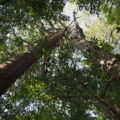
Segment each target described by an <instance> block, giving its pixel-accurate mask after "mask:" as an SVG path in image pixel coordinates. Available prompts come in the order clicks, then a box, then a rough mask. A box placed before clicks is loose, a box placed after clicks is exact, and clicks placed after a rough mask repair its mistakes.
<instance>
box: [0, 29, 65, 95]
mask: <svg viewBox="0 0 120 120" xmlns="http://www.w3.org/2000/svg"><path fill="white" fill-rule="evenodd" d="M65 31H66V29H63V30H62V31H61V32H59V33H58V34H56V35H55V36H54V37H53V38H51V39H49V40H48V42H47V43H45V44H44V45H42V46H41V47H39V46H36V47H33V48H32V49H30V50H28V51H25V52H23V53H21V54H19V55H18V56H16V57H13V58H11V59H10V60H8V61H7V62H5V63H3V64H1V65H0V96H1V95H2V94H3V93H4V92H5V91H6V90H7V88H9V87H10V86H11V85H12V84H13V83H14V82H15V81H16V79H17V78H19V77H20V76H21V75H22V74H23V73H24V72H25V71H26V70H27V69H28V68H29V67H30V66H31V65H32V64H33V63H35V61H36V60H37V59H38V58H39V57H40V56H42V55H43V49H46V50H47V49H51V48H53V47H54V46H55V45H56V43H57V42H58V41H59V40H60V39H61V38H62V37H63V36H64V34H65Z"/></svg>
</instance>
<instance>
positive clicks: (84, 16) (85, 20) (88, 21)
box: [63, 1, 97, 30]
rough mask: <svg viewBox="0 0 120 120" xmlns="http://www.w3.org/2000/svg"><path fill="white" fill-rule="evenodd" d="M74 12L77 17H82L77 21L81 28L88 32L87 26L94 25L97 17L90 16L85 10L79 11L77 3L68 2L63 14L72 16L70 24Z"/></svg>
mask: <svg viewBox="0 0 120 120" xmlns="http://www.w3.org/2000/svg"><path fill="white" fill-rule="evenodd" d="M73 11H75V12H76V13H77V16H76V17H80V18H78V19H77V21H78V23H79V25H80V27H82V28H83V29H84V30H87V26H90V25H92V24H93V23H94V22H95V21H96V18H97V16H96V15H90V14H89V13H88V12H87V11H85V10H83V11H79V9H78V6H77V5H76V4H75V3H70V2H69V1H67V2H66V5H65V7H64V9H63V14H65V15H67V16H70V22H71V21H72V20H73Z"/></svg>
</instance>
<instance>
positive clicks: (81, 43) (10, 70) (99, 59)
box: [0, 26, 120, 120]
mask: <svg viewBox="0 0 120 120" xmlns="http://www.w3.org/2000/svg"><path fill="white" fill-rule="evenodd" d="M78 29H79V28H78V26H77V27H76V30H77V31H76V34H73V37H72V40H71V43H72V45H73V46H74V47H75V48H78V49H80V50H81V51H82V53H83V54H86V53H87V52H89V53H92V54H94V55H97V56H94V57H93V58H92V59H91V58H89V57H88V60H90V61H91V62H92V63H93V65H100V68H101V70H102V71H103V72H107V73H108V74H110V75H111V77H110V78H111V79H112V80H113V79H116V80H119V78H120V65H119V64H117V63H116V64H114V61H115V57H114V56H113V55H111V54H108V53H106V52H105V51H104V50H102V49H100V48H99V47H97V46H96V45H94V44H92V43H91V42H90V41H88V40H86V39H85V36H84V34H83V33H82V34H81V35H82V36H80V37H81V38H79V37H78V31H79V32H80V30H78ZM65 32H66V28H65V29H63V30H62V31H60V32H59V33H58V34H56V35H55V36H54V37H53V38H50V39H49V40H48V42H47V43H45V44H44V45H42V46H41V47H40V46H36V47H33V48H32V49H30V50H28V51H25V52H23V53H21V54H20V55H18V56H16V57H13V58H11V59H10V60H8V61H7V62H5V63H3V64H1V65H0V96H1V95H2V94H3V93H4V92H5V91H6V90H7V89H8V88H9V87H10V86H11V85H12V84H13V83H14V82H15V81H16V79H18V78H19V77H20V76H21V75H22V74H23V73H24V72H25V71H26V70H27V69H28V68H29V67H30V66H32V65H33V64H34V63H35V62H36V61H37V59H38V58H39V57H40V56H42V55H43V54H44V53H43V50H44V49H45V50H49V49H52V48H54V47H55V45H56V43H57V42H58V41H59V40H61V39H62V37H63V36H64V34H65ZM38 56H39V57H38ZM104 100H105V99H104ZM99 103H100V102H99ZM95 104H97V103H95ZM104 106H105V105H104ZM104 106H103V107H104ZM106 108H107V107H106ZM108 110H109V114H110V116H111V117H112V118H113V119H115V120H119V119H120V118H119V114H120V112H118V113H116V112H113V108H110V109H108ZM115 111H116V110H115Z"/></svg>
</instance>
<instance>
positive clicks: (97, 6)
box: [0, 0, 120, 120]
mask: <svg viewBox="0 0 120 120" xmlns="http://www.w3.org/2000/svg"><path fill="white" fill-rule="evenodd" d="M115 2H116V3H114V5H113V8H111V7H109V5H110V4H111V0H105V1H104V2H103V1H101V0H98V1H96V0H84V1H83V0H77V3H78V6H79V7H80V9H81V10H82V9H83V8H85V9H86V10H90V12H91V13H94V14H100V11H101V9H102V11H103V12H104V14H105V16H106V18H108V19H107V23H101V24H103V26H104V25H106V26H108V27H109V25H108V23H110V24H113V23H114V24H115V27H114V26H113V29H115V31H114V33H113V34H114V35H113V37H114V36H116V38H115V37H114V41H117V42H118V41H119V38H118V37H119V33H117V30H116V27H119V24H120V23H119V22H120V21H119V18H120V16H119V13H120V9H119V3H118V2H120V0H117V1H115ZM64 5H65V0H17V1H16V0H1V2H0V9H1V16H0V17H1V18H0V25H1V28H0V30H1V33H0V63H3V62H4V61H6V60H7V59H8V58H10V57H12V56H15V55H17V54H19V53H21V52H22V51H24V50H26V49H28V48H31V47H32V46H34V45H41V44H42V43H43V42H44V41H45V40H46V39H47V38H48V37H50V36H53V35H54V34H55V33H56V32H58V31H60V30H61V29H62V27H63V24H61V22H64V23H65V22H67V21H68V20H69V17H68V16H65V15H63V14H62V11H63V7H64ZM100 19H101V18H100ZM53 25H54V27H56V29H55V30H54V29H53ZM94 27H95V29H96V26H95V25H93V28H94ZM98 27H99V25H98V26H97V28H98ZM93 28H92V30H93ZM89 30H90V31H89ZM99 30H100V29H99ZM99 30H98V31H97V32H98V33H99V32H101V31H99ZM93 31H94V30H93ZM106 33H111V29H110V30H109V29H107V30H106ZM101 34H102V35H103V33H101ZM86 35H88V39H90V40H91V42H92V43H93V44H95V45H97V46H99V47H100V48H102V49H103V50H104V51H106V52H107V53H108V54H112V55H114V54H115V53H114V49H115V48H116V44H115V43H114V41H111V42H109V41H108V38H110V37H111V34H108V36H107V37H105V36H103V37H102V40H101V38H100V37H98V36H96V35H94V34H92V31H91V28H89V29H88V31H87V32H86ZM69 36H70V35H69V34H66V35H65V38H63V39H64V40H62V41H60V42H59V43H58V44H57V46H56V48H55V49H54V50H51V51H50V50H49V51H44V55H43V56H42V57H41V58H40V59H39V60H38V61H37V62H36V63H35V64H34V65H33V66H31V68H30V69H29V70H28V71H26V72H25V74H24V75H23V76H22V77H21V78H19V79H18V80H17V81H16V82H15V84H14V85H13V86H12V87H11V88H9V90H8V91H7V92H6V93H5V94H4V95H3V96H2V97H0V119H2V120H107V119H108V120H112V118H111V117H110V116H109V109H106V108H104V107H103V104H104V103H101V101H102V99H104V98H102V95H103V93H104V92H106V91H105V90H106V86H107V85H108V84H109V86H110V87H109V88H108V89H107V93H106V94H107V96H108V98H109V101H112V102H110V103H111V104H109V105H110V107H111V106H112V107H116V106H117V107H118V108H120V96H119V95H120V85H119V84H120V83H119V82H117V81H116V82H113V81H112V82H111V83H109V75H108V74H107V73H104V72H103V71H101V70H100V69H99V66H94V67H93V66H92V63H91V62H90V61H88V59H86V57H88V56H89V58H90V59H92V57H94V56H95V55H94V56H93V55H91V54H88V53H86V55H83V54H82V53H81V52H80V51H79V50H77V49H75V48H73V46H72V45H71V44H70V42H69V40H68V38H69ZM106 39H107V41H106ZM113 45H114V47H113ZM118 52H119V49H118ZM95 57H97V55H96V56H95ZM118 59H119V58H118ZM116 62H119V60H118V61H117V60H116ZM106 101H107V100H106Z"/></svg>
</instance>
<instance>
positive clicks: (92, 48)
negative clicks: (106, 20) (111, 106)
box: [70, 12, 120, 82]
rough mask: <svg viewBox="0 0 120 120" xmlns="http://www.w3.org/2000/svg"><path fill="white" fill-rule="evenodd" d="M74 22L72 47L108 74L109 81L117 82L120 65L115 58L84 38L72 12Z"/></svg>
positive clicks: (119, 74) (119, 77)
mask: <svg viewBox="0 0 120 120" xmlns="http://www.w3.org/2000/svg"><path fill="white" fill-rule="evenodd" d="M73 15H74V21H75V26H76V30H74V31H73V32H72V37H71V40H70V41H71V43H72V45H73V46H74V47H75V48H77V49H79V50H81V52H82V53H83V54H84V55H86V54H87V53H88V54H89V55H88V56H87V59H88V60H89V61H90V62H91V63H92V65H93V66H95V67H96V66H99V68H100V69H101V70H102V71H103V72H106V73H107V74H109V76H110V80H114V81H117V82H119V80H120V64H119V63H116V62H115V60H116V58H115V56H114V55H112V54H110V53H108V52H106V51H105V50H103V49H102V48H99V47H98V46H97V45H95V44H93V43H92V42H91V41H88V40H87V39H86V38H85V35H84V33H83V30H82V28H81V27H80V26H79V24H78V22H77V20H76V16H75V12H74V14H73Z"/></svg>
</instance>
